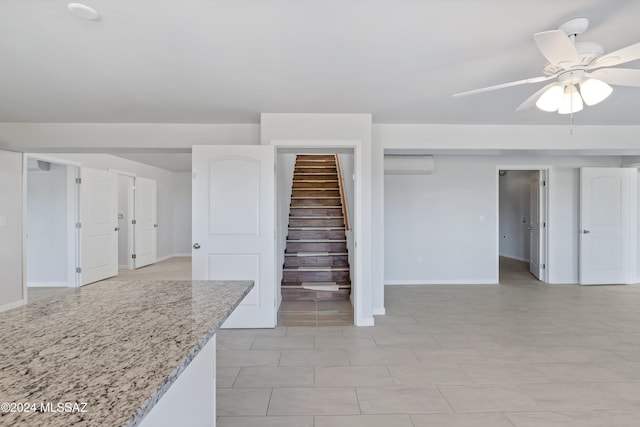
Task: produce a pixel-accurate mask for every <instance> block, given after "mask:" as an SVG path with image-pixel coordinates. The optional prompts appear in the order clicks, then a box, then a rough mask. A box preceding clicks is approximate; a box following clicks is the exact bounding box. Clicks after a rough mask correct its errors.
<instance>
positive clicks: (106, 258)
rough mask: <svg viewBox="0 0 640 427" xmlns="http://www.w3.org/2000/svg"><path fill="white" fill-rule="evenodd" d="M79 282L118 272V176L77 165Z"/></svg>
mask: <svg viewBox="0 0 640 427" xmlns="http://www.w3.org/2000/svg"><path fill="white" fill-rule="evenodd" d="M80 176H81V178H82V181H81V184H80V224H81V227H80V241H81V257H80V263H81V265H80V267H81V268H82V270H81V275H82V276H81V277H82V278H81V281H80V283H81V284H82V285H86V284H88V283H93V282H97V281H98V280H102V279H106V278H108V277H113V276H116V275H117V274H118V231H117V228H118V176H117V175H116V174H115V173H113V172H107V171H104V170H99V169H91V168H86V167H82V168H80Z"/></svg>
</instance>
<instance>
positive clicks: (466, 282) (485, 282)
mask: <svg viewBox="0 0 640 427" xmlns="http://www.w3.org/2000/svg"><path fill="white" fill-rule="evenodd" d="M384 284H385V286H396V285H410V286H420V285H497V284H498V280H469V279H459V280H449V279H447V280H386V281H385V282H384Z"/></svg>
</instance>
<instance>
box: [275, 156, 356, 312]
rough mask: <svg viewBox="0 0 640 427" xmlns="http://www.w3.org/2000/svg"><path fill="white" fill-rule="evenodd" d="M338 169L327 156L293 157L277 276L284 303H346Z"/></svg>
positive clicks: (346, 272) (347, 292)
mask: <svg viewBox="0 0 640 427" xmlns="http://www.w3.org/2000/svg"><path fill="white" fill-rule="evenodd" d="M337 168H338V165H337V164H336V158H335V156H334V155H332V154H326V155H325V154H299V155H297V156H296V165H295V169H294V173H293V188H292V191H291V209H290V212H289V233H288V236H287V247H286V249H285V254H284V259H285V261H284V269H283V273H282V299H283V300H313V301H317V300H324V301H327V300H344V299H348V298H349V295H350V293H351V280H350V278H349V277H350V276H349V259H348V256H347V240H346V235H345V228H346V227H345V218H344V215H343V205H342V196H341V190H340V183H341V181H340V178H339V176H338V169H337ZM336 286H337V289H336ZM309 288H311V289H309Z"/></svg>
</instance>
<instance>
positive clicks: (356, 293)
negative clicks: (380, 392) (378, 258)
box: [269, 139, 372, 326]
mask: <svg viewBox="0 0 640 427" xmlns="http://www.w3.org/2000/svg"><path fill="white" fill-rule="evenodd" d="M269 145H272V146H274V147H275V150H276V158H277V153H278V149H305V150H308V149H318V150H323V151H327V150H331V149H332V148H335V149H343V148H347V149H353V171H354V175H355V180H354V183H353V189H354V191H353V193H354V194H353V226H352V227H351V228H352V229H353V240H354V252H355V253H354V254H353V255H354V256H353V260H354V265H353V266H352V268H353V273H352V276H353V277H352V278H353V281H352V283H351V294H352V303H353V322H354V324H355V325H356V326H370V325H372V323H370V322H369V321H368V319H366V318H365V317H364V316H363V310H364V305H365V302H364V291H363V286H364V285H363V283H362V278H363V277H364V276H365V275H364V261H363V256H362V253H363V248H362V245H360V246H359V245H358V242H359V241H360V240H361V236H363V234H364V229H363V225H362V224H363V221H362V215H363V206H362V182H363V181H362V178H363V177H362V170H363V165H362V141H360V140H337V139H330V140H316V139H313V140H307V139H285V140H281V139H272V140H270V141H269ZM277 191H278V190H277V189H276V197H277ZM276 220H277V219H276ZM276 226H277V223H276Z"/></svg>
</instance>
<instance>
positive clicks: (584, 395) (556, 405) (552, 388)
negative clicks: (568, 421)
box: [520, 383, 634, 411]
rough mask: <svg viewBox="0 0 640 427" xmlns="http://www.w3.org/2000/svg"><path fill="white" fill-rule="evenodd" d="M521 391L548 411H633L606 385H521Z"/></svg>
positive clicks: (631, 406) (629, 403)
mask: <svg viewBox="0 0 640 427" xmlns="http://www.w3.org/2000/svg"><path fill="white" fill-rule="evenodd" d="M520 389H522V390H523V391H524V392H525V393H527V394H528V395H529V396H531V397H532V398H533V399H534V400H535V401H536V402H538V403H539V404H540V406H542V407H543V408H544V409H546V410H548V411H569V410H593V409H631V408H633V406H634V404H633V403H631V402H629V401H624V400H622V399H620V398H619V397H618V396H616V395H615V394H614V393H612V392H611V391H609V390H607V387H606V386H605V385H604V384H596V383H586V384H584V383H583V384H521V385H520Z"/></svg>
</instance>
